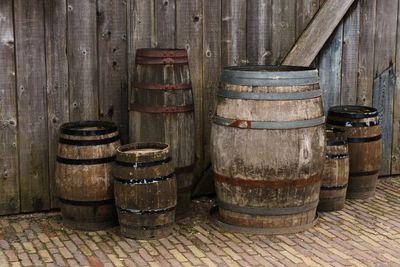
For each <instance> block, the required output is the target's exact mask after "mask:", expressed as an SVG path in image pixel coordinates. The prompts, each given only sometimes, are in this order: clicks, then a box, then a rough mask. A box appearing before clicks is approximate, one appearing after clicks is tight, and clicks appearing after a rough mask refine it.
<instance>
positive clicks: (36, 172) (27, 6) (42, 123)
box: [14, 0, 50, 212]
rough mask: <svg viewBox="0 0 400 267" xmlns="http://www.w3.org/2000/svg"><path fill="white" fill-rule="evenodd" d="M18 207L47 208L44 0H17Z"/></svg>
mask: <svg viewBox="0 0 400 267" xmlns="http://www.w3.org/2000/svg"><path fill="white" fill-rule="evenodd" d="M14 7H15V9H14V11H15V15H14V16H15V40H16V67H17V68H16V69H17V95H18V124H19V127H18V131H19V160H20V165H19V167H20V184H21V185H20V188H21V211H22V212H30V211H38V210H44V209H48V208H50V194H49V177H48V156H49V155H48V131H47V106H46V67H45V64H46V62H45V45H44V40H45V33H44V2H43V0H32V1H24V0H16V1H14Z"/></svg>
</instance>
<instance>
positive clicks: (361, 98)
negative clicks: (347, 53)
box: [356, 0, 379, 106]
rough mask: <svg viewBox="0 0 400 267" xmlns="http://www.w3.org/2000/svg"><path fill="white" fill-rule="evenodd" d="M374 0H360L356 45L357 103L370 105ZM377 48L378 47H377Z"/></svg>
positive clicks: (372, 80)
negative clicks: (357, 40)
mask: <svg viewBox="0 0 400 267" xmlns="http://www.w3.org/2000/svg"><path fill="white" fill-rule="evenodd" d="M375 18H376V0H360V29H359V32H360V41H359V47H358V82H357V86H358V88H357V99H356V103H357V104H358V105H364V106H371V105H372V90H373V83H374V64H373V60H374V52H375ZM378 49H379V48H378Z"/></svg>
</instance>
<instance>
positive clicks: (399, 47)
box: [391, 3, 400, 174]
mask: <svg viewBox="0 0 400 267" xmlns="http://www.w3.org/2000/svg"><path fill="white" fill-rule="evenodd" d="M397 15H398V16H400V3H399V10H398V13H397ZM395 71H396V72H395V76H396V86H395V91H394V97H393V103H394V105H393V139H392V140H393V141H392V170H391V173H392V174H399V173H400V105H399V103H400V19H398V20H397V44H396V65H395Z"/></svg>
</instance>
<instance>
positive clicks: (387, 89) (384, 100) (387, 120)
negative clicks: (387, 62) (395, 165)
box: [373, 67, 395, 175]
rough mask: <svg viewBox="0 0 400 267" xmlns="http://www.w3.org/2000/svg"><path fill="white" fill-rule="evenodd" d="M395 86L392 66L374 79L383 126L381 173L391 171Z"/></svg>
mask: <svg viewBox="0 0 400 267" xmlns="http://www.w3.org/2000/svg"><path fill="white" fill-rule="evenodd" d="M394 86H395V76H394V71H393V68H392V67H390V68H389V69H387V70H385V71H384V72H383V73H382V74H381V75H380V76H379V77H377V78H376V79H375V80H374V92H373V106H374V107H375V108H376V109H377V110H378V112H379V121H380V124H381V127H382V163H381V171H380V173H379V174H380V175H388V174H390V173H391V155H392V133H393V132H392V130H393V91H394Z"/></svg>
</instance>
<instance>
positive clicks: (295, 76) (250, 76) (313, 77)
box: [221, 69, 319, 86]
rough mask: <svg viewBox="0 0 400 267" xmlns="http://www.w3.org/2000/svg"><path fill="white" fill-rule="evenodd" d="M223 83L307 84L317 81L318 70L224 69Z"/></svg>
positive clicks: (260, 84)
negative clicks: (269, 70)
mask: <svg viewBox="0 0 400 267" xmlns="http://www.w3.org/2000/svg"><path fill="white" fill-rule="evenodd" d="M221 79H222V81H223V82H224V83H229V84H237V85H253V86H291V85H309V84H317V83H318V82H319V77H318V71H317V70H308V71H289V72H285V71H282V72H276V71H271V72H268V71H240V70H230V69H224V71H223V73H222V77H221Z"/></svg>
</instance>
